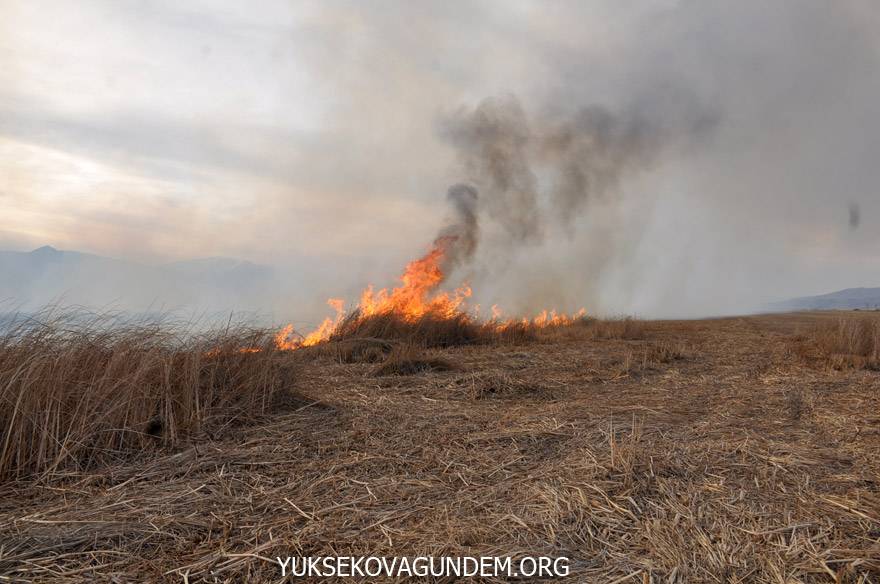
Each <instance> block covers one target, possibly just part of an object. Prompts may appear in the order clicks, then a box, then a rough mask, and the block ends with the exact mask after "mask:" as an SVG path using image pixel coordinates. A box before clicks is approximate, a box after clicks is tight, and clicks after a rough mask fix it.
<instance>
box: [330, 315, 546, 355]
mask: <svg viewBox="0 0 880 584" xmlns="http://www.w3.org/2000/svg"><path fill="white" fill-rule="evenodd" d="M536 330H537V327H535V326H534V325H529V324H524V323H520V322H513V323H510V324H508V325H505V326H496V325H495V324H494V323H482V322H479V321H477V320H475V319H474V318H472V317H471V316H469V315H467V314H464V313H461V314H457V315H455V316H453V317H450V318H439V317H437V316H433V315H430V314H428V315H425V316H423V317H421V318H417V319H405V318H401V317H400V316H399V315H396V314H393V313H381V314H375V315H372V316H369V317H366V318H361V317H360V314H359V313H358V312H354V313H352V314H351V315H349V316H348V317H347V318H345V319H344V320H343V321H342V322H341V323H339V325H338V326H337V327H336V330H334V331H333V334H332V335H331V336H330V342H331V343H333V342H339V341H346V340H351V339H381V340H385V341H401V342H404V343H408V344H411V345H416V346H420V347H455V346H461V345H474V344H492V343H496V344H497V343H508V344H510V343H523V342H528V341H531V340H533V339H534V338H535V335H536Z"/></svg>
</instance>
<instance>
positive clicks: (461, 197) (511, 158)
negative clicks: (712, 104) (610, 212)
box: [441, 97, 716, 263]
mask: <svg viewBox="0 0 880 584" xmlns="http://www.w3.org/2000/svg"><path fill="white" fill-rule="evenodd" d="M658 101H661V102H662V100H658ZM682 107H684V108H686V111H682ZM664 109H665V110H666V111H663V110H664ZM655 118H656V119H655ZM715 121H716V118H715V117H714V116H712V115H707V114H706V113H705V112H704V111H703V110H702V108H699V107H694V105H693V104H687V105H685V106H681V105H677V106H676V107H675V108H674V109H672V110H670V109H669V108H664V107H655V108H654V109H653V111H651V113H648V110H647V109H646V111H644V112H643V111H641V110H639V109H637V108H632V109H630V110H625V111H623V112H621V113H615V112H612V111H611V110H609V109H607V108H605V107H602V106H597V105H591V106H588V107H584V108H581V109H579V110H577V111H575V112H574V113H573V114H572V115H570V116H567V117H564V118H560V117H550V116H546V117H533V118H531V119H530V118H528V117H527V116H526V113H525V111H524V110H523V108H522V107H521V106H520V104H519V102H518V101H517V100H516V98H514V97H506V98H491V99H486V100H484V101H483V102H482V103H480V104H479V105H478V106H477V107H476V108H475V109H474V110H472V111H467V110H463V111H460V112H458V113H457V114H456V115H454V116H453V117H451V118H450V119H448V120H446V121H445V122H444V123H443V125H442V127H441V133H442V134H443V135H444V137H446V138H447V139H448V140H449V142H450V143H451V144H452V145H453V146H454V147H455V148H456V150H457V153H458V157H459V160H460V163H461V166H462V169H463V172H464V173H465V176H466V179H467V181H468V183H469V184H473V185H475V186H474V187H471V186H467V185H465V184H457V185H455V186H453V187H452V188H450V190H449V198H450V200H452V201H453V205H454V206H455V208H456V211H457V217H458V223H456V224H455V225H453V226H450V227H447V228H446V231H445V232H444V233H446V232H449V233H453V232H454V233H456V234H461V240H460V242H458V243H456V245H455V247H459V244H460V245H461V246H463V247H461V249H456V250H455V253H454V255H455V258H456V263H461V262H462V261H465V260H467V259H469V258H471V257H472V256H473V255H474V252H475V250H476V247H477V243H478V230H477V225H478V223H479V220H478V214H483V215H484V216H485V219H488V220H491V221H493V222H496V223H497V224H498V225H500V226H501V228H502V229H503V231H504V233H505V234H506V237H507V241H506V242H505V245H506V246H507V249H508V250H511V249H513V248H514V247H516V246H522V245H529V244H534V243H539V242H541V241H542V240H543V239H544V238H545V237H546V236H547V235H548V234H550V233H555V232H558V231H560V230H564V231H565V232H567V233H569V234H571V228H572V224H573V221H574V220H575V219H576V218H577V217H578V216H579V215H580V214H582V213H583V212H585V210H586V209H587V207H588V206H589V204H590V202H591V201H593V200H603V199H606V198H608V197H611V196H613V195H614V194H615V193H616V192H617V191H618V189H619V187H620V186H621V182H622V181H623V180H625V179H626V178H627V177H629V176H632V175H635V174H637V173H638V172H640V171H643V170H647V169H649V168H651V167H652V166H653V165H654V164H655V163H656V162H657V160H658V158H659V157H660V155H661V153H662V151H663V150H664V149H665V148H667V147H671V146H673V145H674V144H677V143H689V142H692V141H693V140H694V139H695V138H697V137H699V136H701V135H703V134H705V133H706V131H707V130H708V129H710V128H711V127H713V126H714V122H715ZM538 177H540V180H539V178H538ZM478 191H479V192H480V197H479V199H478V197H477V192H478ZM478 202H479V206H477V203H478Z"/></svg>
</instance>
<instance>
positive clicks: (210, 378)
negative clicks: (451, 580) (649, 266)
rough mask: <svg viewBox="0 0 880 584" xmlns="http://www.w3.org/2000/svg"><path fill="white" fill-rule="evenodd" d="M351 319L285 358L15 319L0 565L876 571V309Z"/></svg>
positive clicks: (627, 577)
mask: <svg viewBox="0 0 880 584" xmlns="http://www.w3.org/2000/svg"><path fill="white" fill-rule="evenodd" d="M350 324H352V323H350ZM355 324H357V326H350V327H349V328H348V329H346V328H345V327H343V328H341V329H340V330H339V331H338V332H339V334H337V335H335V336H334V337H333V338H331V340H330V341H329V342H326V343H322V344H318V345H316V346H314V347H307V348H303V349H300V350H296V351H279V350H276V349H275V348H273V345H272V342H271V335H268V334H266V333H264V332H261V331H230V330H224V331H219V332H217V333H213V334H210V335H193V334H184V332H185V331H180V330H179V329H177V328H174V327H171V328H168V327H161V326H159V327H150V326H126V327H119V326H112V327H107V326H103V325H98V324H95V323H92V324H91V325H88V324H87V325H78V326H75V327H68V326H67V325H65V324H64V322H59V321H55V322H44V321H41V324H40V326H34V325H33V324H31V325H28V326H25V327H20V328H19V329H17V330H14V331H11V332H10V333H8V334H7V335H6V336H5V337H4V338H3V339H0V476H2V482H0V581H8V582H132V581H152V582H189V583H195V582H257V581H265V582H278V581H280V579H281V574H280V570H279V567H278V565H277V563H276V562H275V560H274V558H275V556H279V555H280V556H290V555H295V556H316V555H356V556H357V555H385V556H404V555H407V556H413V555H433V556H440V555H451V556H456V555H476V556H479V555H503V556H507V555H510V556H522V555H549V556H566V557H568V558H570V559H571V568H572V572H571V575H570V576H569V577H568V578H567V579H566V581H570V582H615V583H624V582H635V583H661V582H662V583H666V582H670V583H674V582H683V583H684V582H768V583H769V582H773V583H779V584H785V583H797V582H805V583H806V582H839V583H843V582H851V583H877V582H880V373H878V371H877V369H880V316H878V315H875V314H874V313H813V314H806V313H804V314H791V315H768V316H756V317H743V318H729V319H718V320H706V321H690V322H671V321H666V322H654V321H650V322H645V321H638V320H611V321H598V320H583V321H578V322H576V323H574V324H570V325H566V326H558V327H550V328H546V329H543V330H533V329H531V328H529V327H526V326H524V327H521V328H519V329H515V330H509V331H507V334H500V333H499V332H498V331H497V330H495V331H489V332H487V331H486V330H483V329H480V328H479V327H476V328H474V327H471V326H469V325H468V324H467V323H451V324H450V323H445V324H442V323H441V324H442V326H441V325H438V324H437V323H427V322H426V323H421V324H420V325H418V326H403V325H401V323H396V322H390V321H380V320H375V321H371V322H364V321H361V322H358V323H355ZM444 327H445V328H444Z"/></svg>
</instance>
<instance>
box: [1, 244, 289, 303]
mask: <svg viewBox="0 0 880 584" xmlns="http://www.w3.org/2000/svg"><path fill="white" fill-rule="evenodd" d="M0 274H2V275H3V277H2V278H0V300H4V301H5V302H7V303H8V304H11V305H13V306H23V307H24V308H25V309H27V308H33V307H42V306H44V305H46V304H49V303H53V302H55V301H58V300H62V301H63V303H64V304H66V305H81V306H90V307H97V308H102V307H107V306H113V307H116V308H121V309H131V310H147V309H151V310H163V309H166V310H167V309H174V308H178V307H187V308H189V309H191V310H212V309H213V310H232V309H247V308H249V307H252V306H253V305H254V304H255V303H254V302H253V299H255V298H260V297H261V295H262V294H263V293H264V291H265V290H266V289H268V288H271V285H272V281H273V277H274V273H273V270H272V269H271V268H269V267H267V266H262V265H259V264H255V263H252V262H247V261H241V260H235V259H231V258H205V259H196V260H189V261H181V262H174V263H169V264H156V265H150V264H143V263H139V262H133V261H127V260H119V259H113V258H108V257H103V256H98V255H93V254H87V253H81V252H77V251H62V250H58V249H55V248H54V247H51V246H44V247H41V248H38V249H35V250H33V251H30V252H16V251H0Z"/></svg>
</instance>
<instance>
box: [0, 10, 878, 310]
mask: <svg viewBox="0 0 880 584" xmlns="http://www.w3.org/2000/svg"><path fill="white" fill-rule="evenodd" d="M0 4H2V6H3V10H4V15H5V18H4V19H3V21H2V23H0V65H2V66H0V203H2V205H3V210H4V213H3V214H2V216H0V244H2V247H5V248H10V249H27V248H29V247H38V246H40V245H44V244H51V245H55V246H56V247H61V248H68V249H79V250H82V251H87V252H92V253H97V254H102V255H110V256H115V257H122V258H124V259H125V258H136V259H139V260H141V261H144V262H148V263H149V262H154V263H155V262H164V261H168V260H173V259H184V258H192V257H205V256H230V257H237V258H243V259H247V260H250V261H253V262H256V263H261V264H269V265H272V266H273V267H275V268H276V269H277V270H279V272H282V273H284V274H286V276H285V279H284V282H285V283H284V284H283V285H280V284H279V285H278V286H277V289H276V290H275V291H273V294H274V296H273V295H269V296H272V297H271V298H269V296H265V297H264V296H261V297H260V299H259V300H257V299H255V298H254V297H253V296H251V297H250V298H241V299H240V301H241V303H242V304H243V305H247V304H248V303H251V304H253V303H258V304H260V305H261V306H263V305H265V306H268V307H269V308H271V309H272V310H283V311H284V312H285V313H297V312H298V311H301V312H302V313H303V314H308V315H309V316H311V315H312V313H318V312H319V311H320V310H321V307H322V305H323V301H324V298H326V297H327V296H346V295H348V296H354V295H356V292H357V290H358V289H359V288H360V287H362V286H364V285H365V284H367V283H372V284H375V285H378V286H385V285H392V284H394V278H395V275H396V274H397V273H398V272H399V271H400V269H401V267H402V266H403V264H404V263H405V262H406V261H407V260H408V259H411V258H413V257H416V256H418V255H420V254H421V253H423V252H424V251H425V250H426V249H427V248H428V247H429V246H430V244H431V242H432V241H433V239H434V238H435V237H437V235H438V234H440V235H441V236H442V235H444V234H450V233H452V234H455V235H456V236H457V237H458V238H459V241H461V242H462V245H463V247H461V248H460V249H459V250H457V251H456V254H457V255H456V257H455V261H454V265H453V266H452V275H451V279H450V280H451V281H450V282H449V285H454V284H456V283H459V282H461V281H468V283H469V284H470V285H471V287H472V288H473V289H474V294H475V301H477V302H480V303H483V304H492V303H499V304H500V305H502V306H504V307H506V308H508V309H509V311H512V312H517V311H521V312H527V311H531V310H534V309H536V308H543V307H548V308H554V307H555V308H558V309H561V310H575V309H577V308H580V307H581V306H583V307H585V308H587V309H588V310H589V311H592V312H602V313H637V314H641V315H643V316H667V315H669V316H672V315H685V316H697V315H710V314H723V313H731V312H742V311H749V310H754V309H756V308H757V307H760V306H761V305H762V304H763V303H765V302H768V301H773V300H777V299H781V298H786V297H790V296H796V295H803V294H811V293H821V292H827V291H831V290H835V289H839V288H844V287H848V286H872V285H880V268H878V267H877V266H876V262H875V261H874V258H875V257H876V250H877V248H878V245H880V235H878V234H877V233H876V232H875V231H874V230H872V229H871V226H872V225H873V224H874V219H873V217H874V215H875V214H877V213H878V212H880V202H878V195H877V191H878V184H880V165H877V164H876V162H875V158H876V152H877V151H878V147H880V137H878V136H880V115H878V114H880V111H878V110H880V73H878V72H880V67H878V65H880V62H878V61H880V41H878V39H880V34H878V33H880V8H878V7H877V5H876V3H874V2H872V1H869V0H843V1H840V2H833V3H832V2H825V1H821V0H798V1H796V0H779V1H778V2H773V3H765V2H757V1H745V2H726V1H720V0H705V1H691V0H681V1H674V0H656V1H651V2H642V3H637V4H636V5H630V4H629V3H620V2H613V1H611V0H601V1H599V0H597V1H593V2H552V3H547V2H526V1H523V2H469V1H465V2H456V3H403V2H391V1H373V2H363V3H348V2H304V3H287V2H281V1H277V2H274V1H270V2H265V3H260V5H259V6H245V5H242V4H239V3H234V2H216V3H210V4H204V5H201V4H191V5H186V6H182V5H180V4H179V3H173V2H167V1H162V0H154V1H149V2H139V3H118V2H110V1H105V0H88V1H84V2H81V3H77V5H76V6H75V7H74V6H73V5H71V4H69V3H63V2H58V1H50V0H45V1H42V0H40V1H37V0H34V1H30V2H24V1H23V0H2V1H0ZM49 15H51V18H50V16H49ZM59 39H64V42H63V43H61V42H59ZM853 209H856V210H857V212H856V213H855V214H854V213H853ZM853 217H855V219H853ZM159 293H160V290H157V294H159ZM311 299H314V300H311ZM294 303H296V304H297V306H293V304H294ZM279 307H281V308H279Z"/></svg>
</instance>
